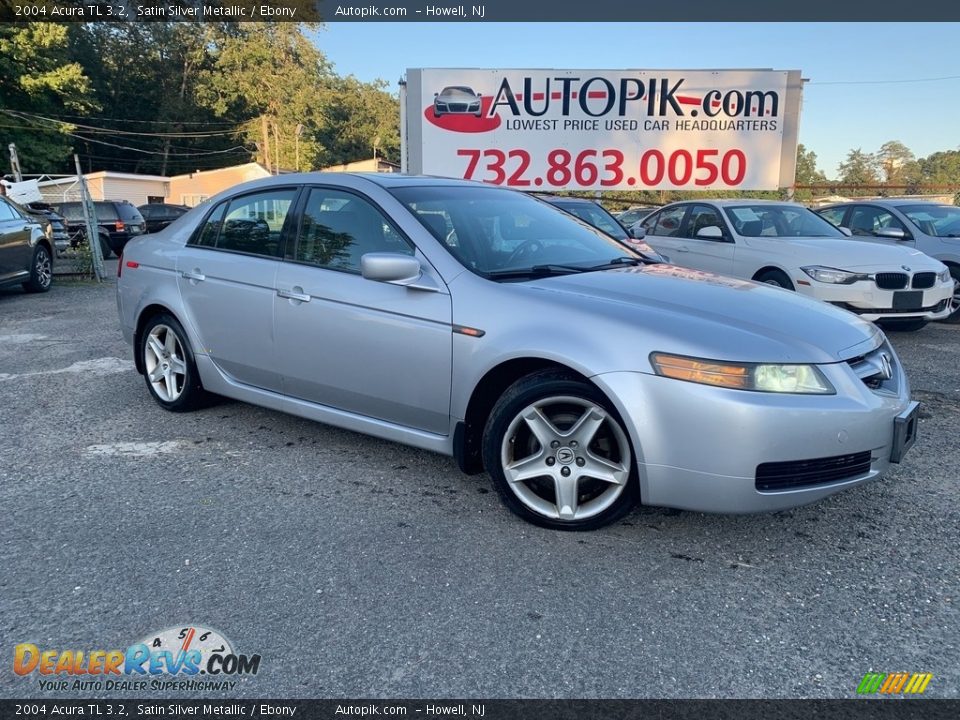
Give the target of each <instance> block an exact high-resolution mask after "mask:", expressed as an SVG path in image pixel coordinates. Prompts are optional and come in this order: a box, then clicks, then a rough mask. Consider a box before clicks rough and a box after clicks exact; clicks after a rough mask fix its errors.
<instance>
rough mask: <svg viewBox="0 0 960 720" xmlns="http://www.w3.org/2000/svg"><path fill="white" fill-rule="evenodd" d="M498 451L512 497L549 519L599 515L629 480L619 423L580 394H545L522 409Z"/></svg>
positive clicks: (626, 451) (627, 454) (626, 447)
mask: <svg viewBox="0 0 960 720" xmlns="http://www.w3.org/2000/svg"><path fill="white" fill-rule="evenodd" d="M500 455H501V463H502V467H503V473H504V476H505V477H506V480H507V484H508V486H509V488H510V490H511V491H512V492H513V494H514V495H515V496H516V497H517V499H518V500H520V502H522V503H523V504H524V505H525V506H526V507H527V508H529V509H530V510H532V511H533V512H535V513H537V514H538V515H541V516H543V517H546V518H550V519H554V520H561V521H573V520H585V519H587V518H590V517H593V516H595V515H598V514H600V513H602V512H603V511H604V510H606V509H607V508H609V507H610V506H611V505H612V504H613V503H614V502H616V500H617V498H619V497H620V495H621V494H622V493H623V492H624V489H625V488H626V486H627V483H628V481H629V478H630V462H631V458H630V444H629V442H628V440H627V437H626V434H625V433H624V431H623V429H622V428H621V427H620V424H619V422H618V421H617V420H616V419H615V418H614V417H613V416H611V414H610V413H609V412H608V411H607V410H605V409H604V408H603V407H601V406H600V405H598V404H596V403H594V402H592V401H590V400H586V399H584V398H579V397H573V396H557V397H548V398H544V399H542V400H537V401H536V402H534V403H532V404H530V405H528V406H527V407H525V408H524V409H523V410H521V411H520V412H519V413H518V414H517V415H516V417H514V419H513V420H512V421H511V423H510V425H509V427H508V428H507V432H506V433H505V434H504V437H503V443H502V446H501V453H500Z"/></svg>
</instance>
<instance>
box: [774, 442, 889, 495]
mask: <svg viewBox="0 0 960 720" xmlns="http://www.w3.org/2000/svg"><path fill="white" fill-rule="evenodd" d="M870 460H871V458H870V451H869V450H865V451H864V452H859V453H852V454H850V455H835V456H834V457H827V458H817V459H816V460H790V461H788V462H772V463H763V464H762V465H758V466H757V477H756V488H757V490H759V491H761V492H776V491H777V490H792V489H794V488H801V487H810V486H813V485H826V484H827V483H834V482H841V481H843V480H852V479H853V478H857V477H860V476H862V475H866V474H867V473H868V472H870Z"/></svg>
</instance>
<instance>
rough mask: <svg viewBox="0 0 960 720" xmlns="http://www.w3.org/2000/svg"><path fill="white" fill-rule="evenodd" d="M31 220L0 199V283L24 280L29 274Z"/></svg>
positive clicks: (31, 252) (31, 251)
mask: <svg viewBox="0 0 960 720" xmlns="http://www.w3.org/2000/svg"><path fill="white" fill-rule="evenodd" d="M32 223H33V221H32V220H28V219H27V218H25V217H24V216H23V215H21V214H20V211H19V210H17V209H16V208H15V207H13V206H12V205H11V204H10V203H8V202H7V201H6V200H4V199H3V198H0V282H2V281H7V280H13V279H16V278H18V277H21V276H22V277H23V278H24V279H25V278H26V277H27V275H28V274H29V272H30V260H31V258H32V256H33V248H32V247H31V245H30V235H31V233H32V227H33V226H32Z"/></svg>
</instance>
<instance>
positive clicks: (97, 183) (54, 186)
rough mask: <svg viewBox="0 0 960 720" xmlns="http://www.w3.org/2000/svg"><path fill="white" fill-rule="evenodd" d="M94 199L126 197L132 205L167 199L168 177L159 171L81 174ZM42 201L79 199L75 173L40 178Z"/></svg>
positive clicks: (52, 202) (59, 201) (38, 185)
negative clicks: (48, 178) (152, 172)
mask: <svg viewBox="0 0 960 720" xmlns="http://www.w3.org/2000/svg"><path fill="white" fill-rule="evenodd" d="M84 177H85V178H86V180H87V187H88V188H89V189H90V195H91V197H92V198H93V199H94V200H129V201H130V202H131V203H133V204H134V205H145V204H146V203H148V202H166V197H167V191H168V183H169V182H170V180H169V178H165V177H163V176H162V175H135V174H133V173H120V172H113V171H112V170H101V171H100V172H95V173H90V174H88V175H84ZM37 187H38V189H39V190H40V193H41V195H43V199H44V201H45V202H48V203H50V204H51V205H57V204H59V203H62V202H69V201H71V200H79V199H80V183H79V182H78V181H77V178H76V176H71V177H65V178H56V179H53V180H43V181H41V182H39V183H38V184H37Z"/></svg>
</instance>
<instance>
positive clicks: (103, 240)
mask: <svg viewBox="0 0 960 720" xmlns="http://www.w3.org/2000/svg"><path fill="white" fill-rule="evenodd" d="M97 237H98V238H99V240H100V255H101V256H102V257H103V259H104V260H106V259H108V258H109V257H110V256H111V255H112V254H113V250H112V249H111V248H110V238H109V237H107V236H106V235H98V236H97Z"/></svg>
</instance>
